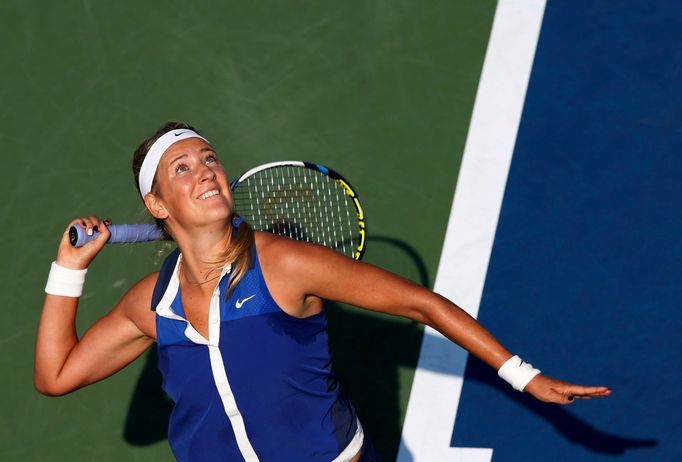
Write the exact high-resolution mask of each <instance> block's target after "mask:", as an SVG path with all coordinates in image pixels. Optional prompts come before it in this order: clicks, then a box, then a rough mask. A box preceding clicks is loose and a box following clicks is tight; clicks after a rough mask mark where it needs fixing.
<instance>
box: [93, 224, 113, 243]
mask: <svg viewBox="0 0 682 462" xmlns="http://www.w3.org/2000/svg"><path fill="white" fill-rule="evenodd" d="M96 228H97V231H98V232H99V235H98V236H97V238H96V239H94V241H97V242H100V241H103V242H102V245H104V243H106V242H107V241H108V240H109V237H110V236H111V232H110V231H109V228H108V227H107V225H106V221H103V222H101V223H100V224H99V225H98V226H96Z"/></svg>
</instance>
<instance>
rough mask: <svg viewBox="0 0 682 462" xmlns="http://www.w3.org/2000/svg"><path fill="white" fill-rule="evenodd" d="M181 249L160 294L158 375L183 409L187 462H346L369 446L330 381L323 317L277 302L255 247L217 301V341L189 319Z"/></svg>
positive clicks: (172, 431)
mask: <svg viewBox="0 0 682 462" xmlns="http://www.w3.org/2000/svg"><path fill="white" fill-rule="evenodd" d="M181 259H182V256H181V255H180V254H179V252H178V251H177V250H176V251H174V252H173V253H172V254H171V255H169V256H168V258H167V259H166V261H165V262H164V264H163V267H162V269H161V273H160V275H159V280H158V282H157V284H156V287H155V290H154V297H153V304H152V306H153V307H155V308H156V315H157V316H156V334H157V342H158V348H159V369H160V370H161V373H162V374H163V388H164V390H165V391H166V393H167V394H168V395H169V396H170V397H171V398H172V399H173V401H174V402H175V407H174V409H173V413H172V415H171V418H170V424H169V428H168V440H169V442H170V446H171V449H172V450H173V454H174V455H175V457H176V458H177V459H178V460H179V461H181V462H186V461H192V462H197V461H242V460H244V461H248V462H253V461H263V462H271V461H274V462H276V461H287V462H302V461H319V462H322V461H324V462H329V461H347V460H350V459H351V458H352V457H353V456H354V455H355V454H356V453H357V452H358V451H359V450H360V448H361V447H362V444H363V432H362V427H361V425H360V423H359V421H358V419H357V416H356V413H355V410H354V408H353V406H352V405H351V404H350V402H349V401H348V400H347V399H346V398H345V397H344V396H343V394H342V393H341V390H340V387H339V384H338V382H337V381H336V378H335V377H334V376H333V375H332V372H331V357H330V354H329V349H328V345H327V341H328V339H327V320H326V316H325V314H324V312H322V313H319V314H316V315H313V316H310V317H307V318H303V319H300V318H295V317H292V316H290V315H288V314H287V313H285V312H284V311H283V310H282V309H281V308H280V307H279V306H278V305H277V303H275V301H274V300H273V298H272V296H271V295H270V292H269V291H268V288H267V286H266V284H265V280H264V279H263V273H262V272H261V267H260V263H259V262H258V254H257V252H256V249H255V246H253V248H252V252H251V267H250V268H249V270H248V271H247V273H246V274H245V276H244V277H243V278H242V280H241V281H240V282H239V284H238V285H237V286H236V287H235V289H234V291H233V292H232V295H231V296H230V297H229V298H226V296H225V294H226V293H227V290H226V285H227V281H228V278H229V272H230V267H229V266H227V267H226V268H225V269H224V270H223V272H222V275H221V277H220V282H219V283H218V286H217V287H216V289H215V291H214V292H213V296H212V298H211V304H210V309H209V315H208V326H209V328H208V331H209V335H208V339H206V338H204V337H203V336H202V335H200V334H199V333H198V332H197V331H196V330H195V329H194V327H192V325H191V324H190V323H189V322H188V321H187V320H186V319H185V314H184V311H183V309H182V301H181V293H180V285H179V280H178V268H179V264H180V260H181Z"/></svg>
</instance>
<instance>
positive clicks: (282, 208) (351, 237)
mask: <svg viewBox="0 0 682 462" xmlns="http://www.w3.org/2000/svg"><path fill="white" fill-rule="evenodd" d="M230 188H231V189H232V196H233V197H234V211H235V213H236V214H237V215H239V216H241V217H242V218H244V219H245V220H246V221H247V222H248V223H249V225H251V227H252V228H253V229H255V230H258V231H267V232H272V233H275V234H279V235H281V236H286V237H289V238H292V239H296V240H301V241H307V242H312V243H315V244H321V245H324V246H326V247H329V248H331V249H333V250H336V251H338V252H340V253H343V254H344V255H346V256H349V257H352V258H355V259H356V260H360V259H361V258H362V257H363V255H364V253H365V249H366V242H367V239H366V233H367V224H366V221H365V214H364V211H363V209H362V205H361V203H360V198H359V196H358V194H357V192H356V191H355V189H354V188H353V186H352V185H351V184H350V183H349V182H348V180H346V179H345V178H344V177H343V176H342V175H341V174H339V173H338V172H336V171H335V170H332V169H330V168H328V167H325V166H323V165H319V164H314V163H311V162H304V161H279V162H270V163H267V164H263V165H260V166H258V167H255V168H252V169H251V170H249V171H247V172H245V173H243V174H242V175H240V176H239V177H237V178H236V179H235V180H233V181H232V182H231V183H230Z"/></svg>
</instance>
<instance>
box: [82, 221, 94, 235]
mask: <svg viewBox="0 0 682 462" xmlns="http://www.w3.org/2000/svg"><path fill="white" fill-rule="evenodd" d="M81 220H82V221H83V229H85V234H87V235H88V236H92V233H93V231H92V228H93V226H94V224H93V223H92V220H91V219H90V217H83V218H81Z"/></svg>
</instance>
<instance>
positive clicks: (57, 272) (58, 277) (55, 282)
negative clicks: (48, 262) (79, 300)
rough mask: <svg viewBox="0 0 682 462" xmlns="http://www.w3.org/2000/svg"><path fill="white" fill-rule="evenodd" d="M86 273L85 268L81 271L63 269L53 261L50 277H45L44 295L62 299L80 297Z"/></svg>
mask: <svg viewBox="0 0 682 462" xmlns="http://www.w3.org/2000/svg"><path fill="white" fill-rule="evenodd" d="M87 272H88V269H87V268H86V269H82V270H77V269H70V268H64V267H63V266H60V265H58V264H57V262H56V261H53V262H52V268H51V269H50V275H49V276H48V277H47V285H45V293H47V294H50V295H61V296H63V297H80V296H81V294H82V293H83V284H85V273H87Z"/></svg>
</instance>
